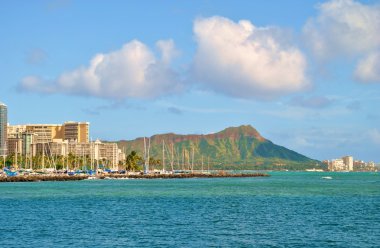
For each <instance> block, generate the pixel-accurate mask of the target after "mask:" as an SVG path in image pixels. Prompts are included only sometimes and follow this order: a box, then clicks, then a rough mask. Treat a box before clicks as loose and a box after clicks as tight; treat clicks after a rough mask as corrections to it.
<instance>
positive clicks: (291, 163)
mask: <svg viewBox="0 0 380 248" xmlns="http://www.w3.org/2000/svg"><path fill="white" fill-rule="evenodd" d="M148 138H149V137H148ZM148 138H146V139H148ZM146 141H147V140H146ZM117 143H118V145H119V148H121V149H123V150H124V151H125V152H126V153H127V154H128V153H130V152H131V151H133V150H134V151H137V152H138V153H139V154H141V155H142V154H143V149H144V137H139V138H136V139H134V140H120V141H118V142H117ZM163 143H164V144H165V157H167V161H169V160H170V159H172V160H176V161H177V164H178V166H180V164H181V162H182V164H185V163H186V161H188V163H190V161H193V163H194V164H195V165H196V166H198V167H199V165H200V164H201V161H202V160H203V161H205V160H208V161H209V160H211V161H212V166H213V168H217V169H301V170H302V169H307V168H321V167H322V165H321V163H320V162H319V161H317V160H314V159H311V158H308V157H306V156H304V155H302V154H300V153H297V152H295V151H292V150H290V149H288V148H286V147H284V146H279V145H276V144H274V143H273V142H272V141H270V140H268V139H266V138H264V137H263V136H262V135H261V134H260V133H259V132H258V131H257V130H256V129H255V128H254V127H252V126H251V125H241V126H238V127H228V128H225V129H223V130H222V131H220V132H216V133H211V134H188V135H182V134H175V133H165V134H156V135H153V136H151V137H150V144H151V149H150V154H151V156H152V157H155V158H157V159H160V160H162V159H161V158H162V146H163ZM193 154H194V155H193ZM193 157H194V159H193Z"/></svg>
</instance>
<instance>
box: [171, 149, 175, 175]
mask: <svg viewBox="0 0 380 248" xmlns="http://www.w3.org/2000/svg"><path fill="white" fill-rule="evenodd" d="M171 165H172V172H173V171H174V144H173V143H172V161H171Z"/></svg>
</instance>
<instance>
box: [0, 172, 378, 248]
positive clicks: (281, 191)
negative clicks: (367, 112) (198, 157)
mask: <svg viewBox="0 0 380 248" xmlns="http://www.w3.org/2000/svg"><path fill="white" fill-rule="evenodd" d="M323 176H331V177H333V179H332V180H325V179H322V178H321V177H323ZM0 207H1V212H0V234H1V236H0V247H131V246H134V247H209V246H213V247H215V246H216V247H379V244H380V240H379V238H380V174H379V173H377V174H376V173H317V172H273V173H271V177H269V178H215V179H169V180H162V179H161V180H160V179H158V180H93V181H79V182H38V183H3V184H0Z"/></svg>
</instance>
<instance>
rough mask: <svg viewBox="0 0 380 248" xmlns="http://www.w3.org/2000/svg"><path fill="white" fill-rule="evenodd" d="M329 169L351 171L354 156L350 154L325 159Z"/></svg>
mask: <svg viewBox="0 0 380 248" xmlns="http://www.w3.org/2000/svg"><path fill="white" fill-rule="evenodd" d="M327 165H328V169H329V171H353V170H354V158H353V157H352V156H344V157H342V158H339V159H333V160H331V161H327Z"/></svg>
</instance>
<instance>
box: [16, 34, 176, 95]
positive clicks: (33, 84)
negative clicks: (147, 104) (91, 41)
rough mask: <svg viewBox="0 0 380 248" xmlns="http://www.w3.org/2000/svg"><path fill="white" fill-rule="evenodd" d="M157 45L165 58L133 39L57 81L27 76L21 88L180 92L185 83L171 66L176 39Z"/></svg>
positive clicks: (76, 91) (98, 92) (84, 92)
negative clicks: (157, 55) (157, 56)
mask: <svg viewBox="0 0 380 248" xmlns="http://www.w3.org/2000/svg"><path fill="white" fill-rule="evenodd" d="M157 46H158V48H159V49H160V51H161V54H162V59H161V60H159V59H156V57H155V56H154V54H153V53H152V52H151V51H150V49H149V48H148V47H147V46H146V45H145V44H143V43H141V42H140V41H137V40H133V41H131V42H129V43H127V44H125V45H124V46H123V47H122V48H121V49H120V50H117V51H113V52H110V53H105V54H97V55H95V56H94V57H93V58H92V59H91V61H90V63H89V65H88V66H81V67H79V68H77V69H75V70H72V71H69V72H65V73H63V74H61V75H60V76H59V77H58V78H57V79H56V80H53V82H47V81H46V80H43V79H41V78H38V77H34V76H28V77H25V78H24V79H23V80H22V82H21V85H20V88H21V89H23V90H29V91H36V92H42V93H53V92H58V93H66V94H75V95H89V96H96V97H102V98H111V99H124V98H153V97H158V96H162V95H167V94H171V93H175V92H178V91H180V90H181V89H182V87H183V86H182V84H181V83H180V80H179V76H178V75H177V73H176V72H175V71H173V70H172V69H171V68H170V67H169V64H170V61H171V59H172V58H173V56H174V55H175V53H176V50H175V48H174V42H173V41H171V40H169V41H158V42H157Z"/></svg>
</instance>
